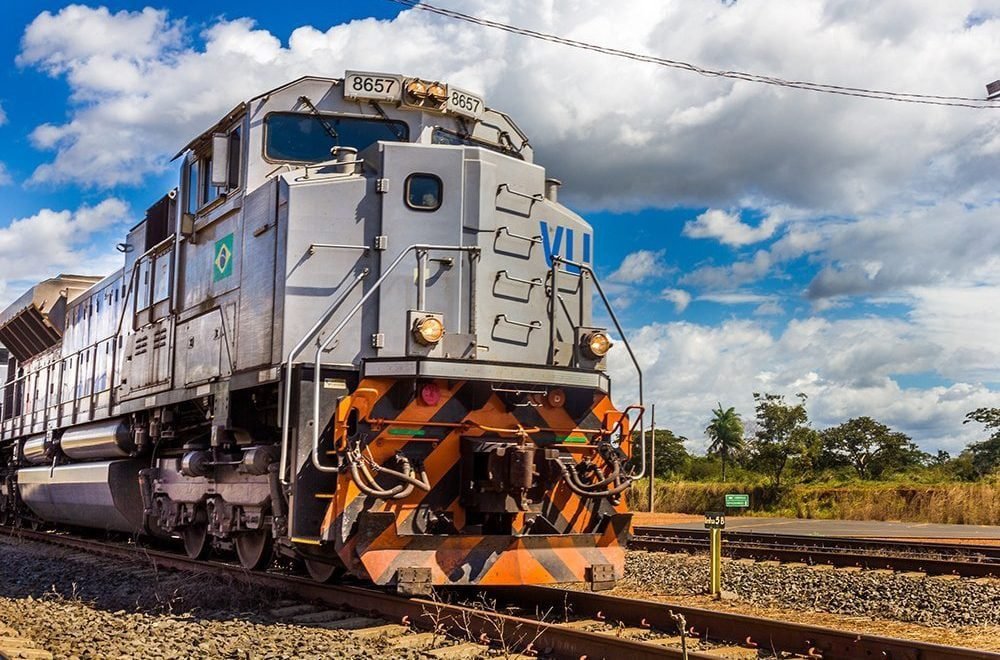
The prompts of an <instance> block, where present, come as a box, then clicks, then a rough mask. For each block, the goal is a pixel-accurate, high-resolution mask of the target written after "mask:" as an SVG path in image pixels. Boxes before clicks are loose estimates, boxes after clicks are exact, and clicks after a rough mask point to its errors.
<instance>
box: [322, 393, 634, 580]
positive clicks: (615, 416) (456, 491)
mask: <svg viewBox="0 0 1000 660" xmlns="http://www.w3.org/2000/svg"><path fill="white" fill-rule="evenodd" d="M426 385H428V383H427V382H420V383H417V382H415V381H413V380H396V379H365V380H363V381H362V382H361V383H360V384H359V386H358V388H357V389H356V390H355V392H354V393H353V395H352V396H350V397H347V398H345V399H344V400H342V401H341V402H340V404H339V406H338V409H337V414H336V416H337V419H336V420H335V423H334V424H333V425H332V428H333V436H334V437H333V446H335V447H336V448H337V451H343V450H344V449H345V448H346V447H347V445H348V444H349V443H359V444H360V446H361V451H362V452H363V454H364V455H365V457H367V459H368V460H370V461H371V462H372V463H374V464H377V465H386V466H389V465H391V464H392V461H393V459H394V457H395V456H396V455H397V454H403V455H405V456H408V457H412V458H413V459H415V460H416V461H418V462H419V463H421V464H422V466H423V468H424V470H425V471H426V473H427V476H428V482H429V484H430V490H429V491H426V492H425V491H422V490H415V491H414V492H413V493H411V494H410V496H408V497H406V498H405V499H402V500H382V499H378V498H374V497H371V496H368V495H366V494H364V493H363V492H362V491H361V490H360V489H359V488H358V487H357V485H356V484H355V483H354V482H353V480H352V478H351V476H350V475H349V474H346V473H345V474H340V475H338V483H337V488H336V492H335V493H334V496H333V498H332V499H331V500H330V503H329V506H328V509H327V511H326V515H325V518H324V521H323V525H322V538H323V540H324V541H326V542H329V543H332V544H333V545H334V547H335V548H336V551H337V553H338V555H339V556H340V558H341V560H342V561H343V562H344V563H345V565H347V566H348V567H349V568H350V569H351V570H353V571H354V572H355V573H357V574H359V575H362V576H365V577H368V578H370V579H371V580H373V581H375V582H376V583H378V584H390V583H392V582H393V580H394V579H395V576H396V574H397V572H398V570H399V569H400V568H407V567H427V568H430V569H431V572H432V578H433V581H434V583H436V584H494V585H500V584H541V583H554V582H571V581H581V580H584V579H585V575H586V572H587V569H588V568H589V567H590V566H593V565H595V564H610V565H612V566H613V567H614V569H615V573H616V574H617V575H618V576H620V575H621V572H622V570H623V563H624V543H625V535H626V534H627V532H628V519H629V518H630V515H629V514H628V513H627V510H626V507H625V504H624V498H618V499H616V500H614V501H612V500H611V499H610V498H607V497H602V498H583V497H580V496H578V495H577V494H575V493H573V492H572V491H571V490H570V489H569V488H568V487H567V486H566V485H565V484H564V483H563V482H562V481H561V480H560V479H557V478H551V477H547V476H545V475H539V477H538V478H539V479H540V480H545V479H548V483H546V484H545V487H544V489H543V494H542V495H541V496H540V498H539V499H538V500H537V501H535V502H534V503H533V505H532V506H531V510H530V511H520V512H518V513H516V514H514V515H513V516H512V521H511V526H510V532H509V533H507V534H496V533H492V534H487V533H483V531H482V530H481V529H479V528H477V526H476V525H475V524H474V522H471V521H470V516H471V515H473V514H470V512H469V511H468V510H467V507H466V506H465V505H464V504H463V502H462V492H461V488H462V469H463V468H462V458H463V456H462V441H463V438H497V439H498V440H503V441H507V442H514V441H517V439H518V438H522V439H523V438H528V441H530V442H533V443H534V444H535V445H536V446H537V447H538V448H539V449H542V448H545V449H554V450H557V451H558V452H559V453H560V454H563V455H569V456H572V457H573V458H574V460H576V461H577V462H579V461H581V460H583V459H588V460H591V461H593V462H595V463H596V464H600V463H601V459H600V457H599V456H598V455H597V452H596V449H595V445H594V440H595V439H596V438H599V437H602V436H603V435H605V434H607V433H608V432H609V431H610V429H612V428H614V427H615V425H616V424H618V423H619V421H620V420H621V418H622V414H621V413H620V412H618V411H617V410H616V409H615V408H614V406H613V405H612V403H611V400H610V397H609V396H608V395H607V394H605V393H603V392H599V391H596V392H595V391H593V390H582V389H566V390H565V391H558V392H554V393H553V392H550V393H549V395H548V396H547V397H541V396H539V397H532V400H528V401H527V402H520V403H518V404H516V405H512V404H511V402H510V400H504V399H503V398H502V395H503V392H502V391H499V392H498V391H494V389H493V388H491V386H490V385H489V384H488V383H482V382H476V381H457V382H456V381H433V385H434V386H435V387H436V396H435V397H430V398H428V397H421V396H419V395H418V392H417V388H418V387H424V386H426ZM428 399H429V400H428ZM352 415H354V416H356V417H354V418H353V419H352ZM355 426H356V432H355V434H354V436H353V437H349V436H348V434H349V433H350V432H351V431H352V430H353V427H355ZM625 431H626V432H624V433H622V434H621V437H622V438H628V436H629V434H628V433H627V428H626V429H625ZM623 449H625V450H626V451H627V450H628V447H627V446H626V447H623ZM333 453H335V452H333ZM392 485H394V483H393V482H392V479H391V477H390V478H387V479H386V482H385V484H383V486H384V487H390V486H392ZM537 516H541V517H543V518H544V520H545V525H544V529H545V533H526V530H527V527H528V523H527V521H528V518H529V517H537Z"/></svg>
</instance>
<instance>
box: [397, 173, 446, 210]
mask: <svg viewBox="0 0 1000 660" xmlns="http://www.w3.org/2000/svg"><path fill="white" fill-rule="evenodd" d="M442 188H443V185H442V183H441V179H440V178H438V177H436V176H435V175H433V174H411V175H410V176H408V177H406V186H405V191H404V193H403V194H404V196H405V200H406V205H407V206H409V207H410V208H411V209H413V210H414V211H437V210H438V209H439V208H440V207H441V193H442Z"/></svg>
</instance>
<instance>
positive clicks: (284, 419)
mask: <svg viewBox="0 0 1000 660" xmlns="http://www.w3.org/2000/svg"><path fill="white" fill-rule="evenodd" d="M368 272H369V269H368V268H364V269H362V271H361V272H360V273H358V274H357V275H356V276H355V278H354V281H352V282H351V283H350V285H349V286H348V287H347V289H345V290H344V291H343V292H342V293H341V294H340V295H339V296H337V298H336V300H334V301H333V302H332V303H330V306H329V307H327V309H326V311H325V312H323V314H322V315H321V316H320V317H319V320H318V321H316V323H314V324H313V327H311V328H309V331H308V332H307V333H306V334H305V336H303V337H302V339H301V340H300V341H299V343H298V344H296V345H295V348H293V349H292V350H291V351H289V352H288V359H287V360H286V361H285V402H284V406H283V407H282V410H281V459H280V464H279V466H278V476H279V478H280V479H281V483H282V485H285V486H287V485H289V483H290V481H289V480H288V479H287V477H286V474H287V472H288V433H289V429H288V423H289V420H290V418H291V412H290V409H291V406H292V360H294V359H295V358H296V357H298V354H299V353H301V352H302V350H303V349H304V348H305V347H306V344H308V343H309V342H310V341H312V339H313V337H315V336H316V334H317V333H319V331H320V330H321V329H322V328H323V326H324V325H326V324H327V323H328V322H329V321H330V317H331V316H333V315H334V314H335V313H336V311H337V310H338V309H340V306H341V305H342V304H343V303H344V301H345V300H346V299H347V296H349V295H350V293H351V292H352V291H354V289H355V288H356V287H357V286H358V284H360V283H361V281H362V280H363V279H365V277H367V276H368ZM316 378H319V375H318V372H317V375H316Z"/></svg>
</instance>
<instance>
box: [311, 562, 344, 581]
mask: <svg viewBox="0 0 1000 660" xmlns="http://www.w3.org/2000/svg"><path fill="white" fill-rule="evenodd" d="M302 563H303V564H305V565H306V572H308V573H309V577H311V578H312V579H313V580H314V581H315V582H320V583H324V584H325V583H327V582H331V581H332V580H334V579H335V578H338V577H340V576H341V575H342V574H343V569H342V568H341V567H340V566H338V565H336V564H327V563H326V562H322V561H318V560H316V559H303V560H302Z"/></svg>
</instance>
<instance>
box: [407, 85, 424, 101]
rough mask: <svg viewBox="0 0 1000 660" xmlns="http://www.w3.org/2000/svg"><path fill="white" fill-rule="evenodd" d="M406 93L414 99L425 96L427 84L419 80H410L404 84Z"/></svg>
mask: <svg viewBox="0 0 1000 660" xmlns="http://www.w3.org/2000/svg"><path fill="white" fill-rule="evenodd" d="M406 93H407V94H409V95H410V96H412V97H413V98H415V99H418V100H419V99H425V98H427V85H425V84H424V83H423V81H420V80H411V81H410V82H409V83H408V84H407V85H406Z"/></svg>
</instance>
